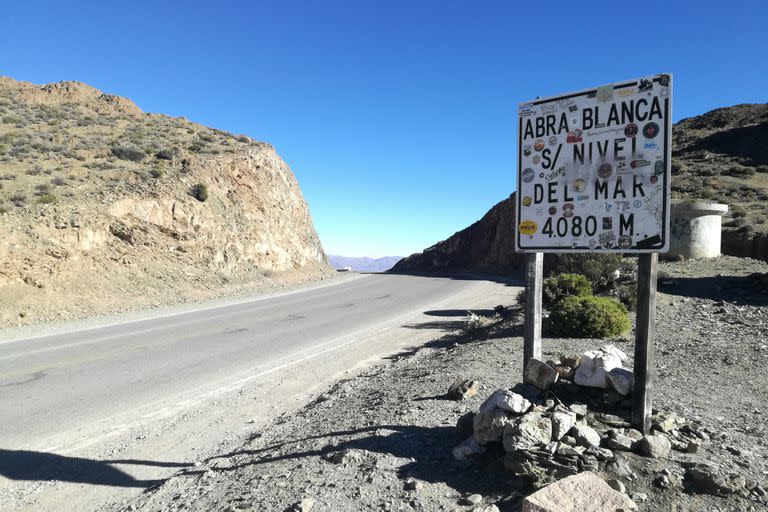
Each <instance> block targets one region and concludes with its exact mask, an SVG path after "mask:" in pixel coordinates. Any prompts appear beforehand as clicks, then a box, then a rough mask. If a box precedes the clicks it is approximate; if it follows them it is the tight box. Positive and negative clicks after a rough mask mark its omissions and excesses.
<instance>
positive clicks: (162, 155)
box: [155, 149, 175, 160]
mask: <svg viewBox="0 0 768 512" xmlns="http://www.w3.org/2000/svg"><path fill="white" fill-rule="evenodd" d="M174 154H175V152H174V151H173V150H171V149H161V150H160V151H158V152H157V153H155V158H157V159H158V160H173V157H174Z"/></svg>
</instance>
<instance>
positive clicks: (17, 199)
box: [8, 193, 27, 207]
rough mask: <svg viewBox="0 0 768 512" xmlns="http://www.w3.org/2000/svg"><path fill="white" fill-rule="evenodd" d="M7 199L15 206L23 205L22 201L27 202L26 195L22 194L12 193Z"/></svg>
mask: <svg viewBox="0 0 768 512" xmlns="http://www.w3.org/2000/svg"><path fill="white" fill-rule="evenodd" d="M8 200H9V201H10V202H12V203H13V204H14V206H16V207H21V206H24V203H26V202H27V196H25V195H24V194H18V193H16V194H13V195H11V196H10V197H9V198H8Z"/></svg>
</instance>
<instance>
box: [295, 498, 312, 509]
mask: <svg viewBox="0 0 768 512" xmlns="http://www.w3.org/2000/svg"><path fill="white" fill-rule="evenodd" d="M314 506H315V500H314V499H312V498H304V499H303V500H301V501H300V502H298V503H296V504H295V505H294V506H293V510H294V512H310V510H312V507H314Z"/></svg>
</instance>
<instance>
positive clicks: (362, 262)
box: [328, 254, 403, 272]
mask: <svg viewBox="0 0 768 512" xmlns="http://www.w3.org/2000/svg"><path fill="white" fill-rule="evenodd" d="M401 259H403V257H402V256H383V257H381V258H367V257H354V256H339V255H336V254H329V255H328V261H329V262H330V263H331V266H332V267H333V268H335V269H340V268H351V269H352V270H355V271H358V272H385V271H387V270H389V269H390V268H392V267H393V266H394V265H395V263H397V262H398V261H400V260H401Z"/></svg>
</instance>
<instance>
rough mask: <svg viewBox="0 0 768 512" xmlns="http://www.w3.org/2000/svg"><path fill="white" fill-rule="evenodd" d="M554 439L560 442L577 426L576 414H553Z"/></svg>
mask: <svg viewBox="0 0 768 512" xmlns="http://www.w3.org/2000/svg"><path fill="white" fill-rule="evenodd" d="M551 418H552V439H554V440H555V441H559V440H560V439H562V438H563V436H565V434H567V433H568V431H569V430H571V429H572V428H573V427H574V426H575V425H576V413H574V412H570V411H555V412H553V413H552V416H551Z"/></svg>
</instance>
